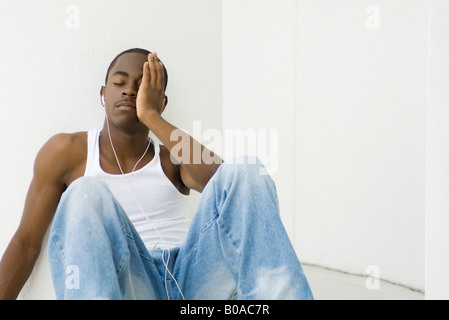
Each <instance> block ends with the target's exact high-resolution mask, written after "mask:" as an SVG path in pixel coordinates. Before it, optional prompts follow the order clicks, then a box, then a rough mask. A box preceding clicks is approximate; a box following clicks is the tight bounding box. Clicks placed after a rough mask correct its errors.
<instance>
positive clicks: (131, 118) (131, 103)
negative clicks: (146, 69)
mask: <svg viewBox="0 0 449 320" xmlns="http://www.w3.org/2000/svg"><path fill="white" fill-rule="evenodd" d="M146 60H147V56H146V55H144V54H141V53H127V54H124V55H122V56H121V57H119V58H118V60H117V61H116V63H115V65H114V66H113V67H112V68H111V70H110V72H109V77H108V82H107V83H106V86H105V87H102V89H101V94H102V95H104V97H105V110H106V114H107V116H108V119H109V121H110V122H111V123H114V124H115V125H120V124H122V125H130V124H134V125H136V124H137V123H136V122H139V119H138V118H137V113H136V97H137V92H138V90H139V86H140V83H141V82H142V70H143V65H144V63H145V61H146Z"/></svg>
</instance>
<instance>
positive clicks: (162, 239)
mask: <svg viewBox="0 0 449 320" xmlns="http://www.w3.org/2000/svg"><path fill="white" fill-rule="evenodd" d="M106 123H107V127H108V136H109V142H110V144H111V148H112V151H113V152H114V156H115V160H116V161H117V165H118V167H119V169H120V172H121V173H122V175H123V176H124V177H126V178H127V179H126V180H127V182H128V187H129V189H130V191H131V193H132V195H133V196H134V198H135V200H136V202H137V204H138V205H139V209H140V211H141V212H142V213H143V215H144V216H145V218H146V220H147V221H148V222H149V223H150V225H152V226H153V229H154V230H155V231H156V233H157V235H158V237H159V238H160V239H161V241H162V243H163V244H164V245H166V242H165V240H164V238H163V237H162V236H161V234H160V233H159V230H158V229H157V228H156V226H155V225H154V223H153V222H152V221H151V219H150V218H149V217H148V215H147V213H146V212H145V210H144V209H143V207H142V204H141V203H140V201H139V199H138V198H137V194H136V192H135V190H134V187H133V185H132V182H131V176H132V174H133V173H134V171H135V170H136V168H137V165H138V164H139V163H140V161H142V159H143V158H144V157H145V155H146V154H147V152H148V149H149V148H150V144H151V140H149V141H148V145H147V148H146V150H145V152H144V153H143V155H142V157H141V158H140V159H139V161H137V162H136V164H135V165H134V168H133V170H132V171H131V175H125V173H124V171H123V169H122V166H121V165H120V161H119V159H118V156H117V153H116V151H115V148H114V144H113V143H112V138H111V131H110V128H109V119H108V116H107V115H106ZM166 251H168V257H167V261H165V252H166ZM169 261H170V249H168V250H167V249H165V246H164V249H162V263H163V264H164V267H165V292H166V294H167V299H168V300H170V294H169V292H168V285H167V273H168V274H169V275H170V277H171V278H172V279H173V281H174V282H175V284H176V287H177V288H178V291H179V293H180V294H181V297H182V299H183V300H185V297H184V294H183V293H182V290H181V288H180V287H179V284H178V282H177V281H176V279H175V277H174V276H173V274H172V273H171V271H170V270H169V268H168V262H169Z"/></svg>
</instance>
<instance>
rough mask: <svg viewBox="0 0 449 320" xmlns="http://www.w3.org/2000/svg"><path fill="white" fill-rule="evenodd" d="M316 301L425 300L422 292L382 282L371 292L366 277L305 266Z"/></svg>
mask: <svg viewBox="0 0 449 320" xmlns="http://www.w3.org/2000/svg"><path fill="white" fill-rule="evenodd" d="M303 269H304V273H305V274H306V277H307V280H308V281H309V285H310V287H311V289H312V292H313V295H314V298H315V300H424V299H425V296H424V293H422V292H417V291H414V290H411V289H409V288H406V287H404V286H400V285H395V284H392V283H390V282H386V281H382V280H380V282H379V286H378V289H372V290H369V289H368V288H367V286H366V279H367V278H366V277H363V276H358V275H351V274H347V273H343V272H339V271H333V270H329V269H325V268H322V267H317V266H311V265H305V264H303Z"/></svg>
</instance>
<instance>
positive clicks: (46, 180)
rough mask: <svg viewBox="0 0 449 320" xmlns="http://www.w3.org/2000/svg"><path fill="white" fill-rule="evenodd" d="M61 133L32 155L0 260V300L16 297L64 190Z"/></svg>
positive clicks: (65, 165) (29, 270)
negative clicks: (18, 213) (14, 225)
mask: <svg viewBox="0 0 449 320" xmlns="http://www.w3.org/2000/svg"><path fill="white" fill-rule="evenodd" d="M67 142H68V140H67V137H64V136H55V137H54V138H52V139H50V140H49V141H48V142H47V143H46V144H45V145H44V147H43V148H42V149H41V151H40V152H39V154H38V155H37V157H36V161H35V165H34V176H33V180H32V181H31V184H30V188H29V190H28V194H27V198H26V202H25V207H24V211H23V215H22V219H21V221H20V224H19V227H18V229H17V231H16V233H15V234H14V236H13V238H12V240H11V242H10V243H9V245H8V247H7V249H6V251H5V253H4V255H3V257H2V260H1V261H0V299H1V300H3V299H16V298H17V296H18V294H19V293H20V290H21V289H22V287H23V285H24V284H25V282H26V281H27V280H28V277H29V276H30V274H31V272H32V271H33V267H34V264H35V262H36V260H37V258H38V257H39V254H40V249H41V246H42V241H43V238H44V236H45V233H46V232H47V229H48V227H49V225H50V223H51V220H52V218H53V215H54V213H55V211H56V207H57V205H58V202H59V199H60V197H61V194H62V192H63V191H64V175H65V174H66V173H67V166H68V163H67V161H70V160H69V159H68V156H67V152H66V151H67V150H66V148H65V146H66V144H67Z"/></svg>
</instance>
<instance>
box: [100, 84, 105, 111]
mask: <svg viewBox="0 0 449 320" xmlns="http://www.w3.org/2000/svg"><path fill="white" fill-rule="evenodd" d="M105 94H106V87H105V86H101V89H100V103H101V105H102V106H103V107H104V106H105V102H104V100H103V99H104V96H105Z"/></svg>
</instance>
